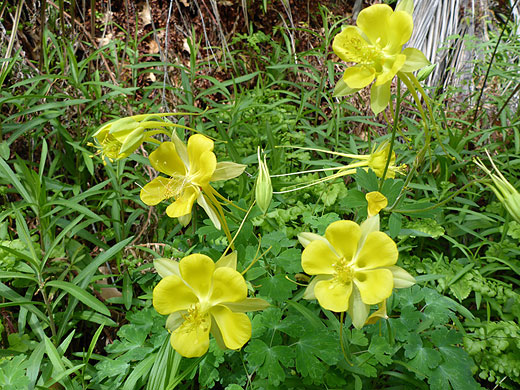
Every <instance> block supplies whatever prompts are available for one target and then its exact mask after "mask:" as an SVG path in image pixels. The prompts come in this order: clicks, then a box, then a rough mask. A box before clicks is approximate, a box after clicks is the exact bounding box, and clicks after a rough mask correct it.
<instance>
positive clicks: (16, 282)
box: [0, 0, 520, 390]
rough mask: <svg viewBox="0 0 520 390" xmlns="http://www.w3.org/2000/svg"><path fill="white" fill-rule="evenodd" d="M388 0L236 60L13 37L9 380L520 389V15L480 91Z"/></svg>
mask: <svg viewBox="0 0 520 390" xmlns="http://www.w3.org/2000/svg"><path fill="white" fill-rule="evenodd" d="M249 3H251V4H253V3H254V2H248V4H247V5H249ZM282 3H283V4H282ZM282 3H280V4H281V5H282V6H284V7H285V10H284V12H287V14H288V15H290V9H288V8H287V7H291V6H292V4H293V3H290V2H285V1H284V2H282ZM385 3H389V4H390V5H387V4H374V5H372V6H370V7H367V8H365V9H363V10H362V11H361V12H360V13H359V15H358V17H357V20H355V21H354V20H343V19H341V20H340V19H338V18H337V17H334V16H332V13H331V12H330V11H329V10H326V9H324V8H320V16H321V17H322V22H323V30H321V26H320V30H319V32H313V30H312V27H311V25H312V23H315V21H313V20H311V19H309V20H308V22H306V23H310V24H309V25H307V24H302V22H300V23H299V24H297V25H296V26H295V27H296V28H294V29H293V28H289V29H285V30H284V29H281V28H280V29H277V30H276V31H273V32H269V31H267V32H261V31H255V29H257V28H258V25H257V24H256V22H255V23H254V24H251V32H250V34H249V35H247V34H246V35H244V34H238V35H237V37H238V38H236V39H234V40H233V42H232V45H235V46H230V47H228V48H226V50H223V51H221V52H219V51H218V50H215V48H211V49H208V50H209V51H211V52H212V53H213V55H214V58H215V59H216V60H217V59H218V63H213V62H206V61H204V60H201V58H203V57H204V55H205V54H204V52H205V50H201V51H199V50H200V49H201V47H199V46H198V45H197V44H196V43H195V41H192V40H190V39H189V40H188V41H187V45H188V47H189V55H190V60H189V61H190V62H189V66H185V65H180V64H185V63H186V62H184V61H174V62H172V63H163V62H156V63H154V65H153V67H154V68H152V65H151V64H150V63H144V62H140V60H141V59H142V58H140V57H139V55H140V54H139V53H140V50H141V43H139V42H137V41H136V42H133V41H132V40H133V39H135V37H130V35H129V36H128V37H127V38H128V39H127V42H126V43H125V42H124V41H123V40H121V39H120V37H119V36H118V35H116V36H113V40H112V41H111V42H110V43H108V44H107V45H106V46H101V47H97V43H96V47H95V48H93V50H94V49H95V52H93V54H92V55H90V56H88V57H82V56H83V55H84V54H85V53H84V52H82V53H79V52H78V50H79V49H77V47H81V50H85V49H88V48H87V47H86V46H85V45H87V44H88V43H85V42H83V41H82V43H81V44H80V45H77V44H73V43H72V42H70V41H69V40H68V39H67V35H66V34H65V35H64V36H63V37H58V36H56V35H55V34H53V33H50V32H49V31H48V30H46V29H45V28H44V32H43V35H42V37H41V38H42V40H41V42H42V47H43V49H42V50H47V51H44V52H43V53H40V54H41V58H42V60H43V62H44V63H43V64H42V68H41V71H42V72H43V73H34V72H33V71H32V70H30V69H24V67H23V66H22V65H23V64H24V62H23V61H22V57H21V56H23V55H24V54H23V52H17V53H16V55H15V56H14V57H13V58H8V57H9V56H7V59H6V60H5V61H3V64H6V65H3V66H1V67H0V68H1V69H0V84H2V86H3V87H2V91H1V92H0V102H2V104H1V105H0V106H1V108H0V127H1V128H2V137H3V138H2V141H1V142H0V297H1V300H0V318H1V322H0V343H1V350H2V352H1V354H0V388H2V389H4V388H5V389H14V390H18V389H22V388H23V389H30V390H32V389H40V388H41V389H44V388H45V389H51V388H58V387H59V388H64V389H67V390H86V389H93V390H109V389H110V390H112V389H122V390H132V389H139V390H167V389H168V390H171V389H174V388H176V389H186V390H187V389H192V388H208V389H210V388H214V389H227V390H239V389H244V390H253V389H254V390H256V389H298V390H299V389H309V390H312V389H316V388H328V389H340V388H341V389H349V390H350V389H355V390H358V389H363V388H366V389H372V388H418V389H434V390H435V389H439V390H441V389H442V390H444V389H448V390H449V389H454V390H459V389H461V390H466V389H468V390H473V389H478V388H480V387H481V386H482V387H485V388H490V389H491V388H493V389H494V388H506V389H515V388H517V387H518V385H519V383H520V377H519V375H518V372H519V370H520V369H519V364H520V363H519V358H518V356H519V349H520V345H519V344H518V338H519V337H520V333H519V332H520V331H519V327H518V325H517V324H518V321H519V320H520V309H519V308H520V296H519V294H518V292H517V287H518V286H519V285H520V283H519V282H518V277H519V275H520V268H519V267H518V264H517V263H518V256H519V255H520V251H519V250H518V243H519V240H520V223H519V222H518V210H517V209H518V204H517V203H518V182H517V181H518V180H517V177H518V161H519V153H520V146H519V142H518V139H520V138H519V137H520V136H519V134H520V133H519V131H518V128H517V127H518V120H517V116H518V115H517V114H518V113H517V108H516V106H514V104H515V98H514V97H515V94H516V93H517V91H516V89H511V88H515V85H517V81H518V80H517V78H518V74H519V72H518V71H517V66H516V65H515V60H514V59H515V58H517V57H518V55H519V54H520V50H519V49H518V44H517V42H518V39H516V36H514V31H517V30H516V28H515V27H512V26H510V25H507V24H505V27H504V28H505V30H504V32H505V34H500V37H502V35H503V36H504V37H508V38H507V39H508V40H510V42H506V44H505V45H504V46H500V45H499V46H497V50H496V57H494V58H495V59H493V60H491V61H492V63H491V72H490V73H489V75H492V77H493V82H492V83H490V82H489V81H490V80H487V83H486V82H484V83H482V80H481V79H475V80H472V82H474V84H475V85H479V86H481V85H486V88H481V89H482V91H483V93H484V94H487V93H488V92H487V91H491V93H492V94H493V95H492V96H487V97H486V96H485V95H484V96H483V99H482V101H481V100H480V98H478V99H477V100H478V101H479V104H478V105H479V106H484V107H485V108H486V110H485V111H479V109H478V107H477V109H476V111H473V110H475V109H474V108H473V107H472V106H471V105H470V103H471V102H474V100H475V99H472V98H471V96H469V97H467V98H466V97H465V98H464V99H462V98H461V97H460V95H458V93H460V91H457V90H456V89H454V87H453V86H450V85H445V86H444V89H443V91H442V92H439V90H436V89H434V88H432V89H426V88H425V87H424V85H423V84H422V83H421V82H420V81H419V80H420V77H419V76H416V75H415V74H414V72H415V71H416V70H419V69H421V68H422V67H424V66H426V65H428V61H427V60H426V59H425V57H424V55H423V54H422V53H420V52H419V51H418V50H416V49H414V48H409V47H406V48H403V47H404V46H405V45H406V43H407V42H408V40H409V38H410V36H411V35H412V34H413V8H414V7H413V1H412V0H402V1H399V2H397V4H395V5H394V4H392V2H391V1H388V2H385ZM394 3H395V2H394ZM23 4H24V3H23V2H21V3H20V7H22V6H23ZM219 4H220V3H219ZM222 6H225V5H222ZM244 6H245V3H244ZM274 6H275V2H265V4H264V7H266V8H269V7H274ZM92 11H95V10H91V12H92ZM2 12H4V14H2ZM2 12H0V17H2V15H5V14H9V15H11V14H12V13H13V10H12V9H11V7H10V6H7V8H5V10H2ZM93 14H95V12H94V13H93ZM13 15H16V13H14V14H13ZM18 15H19V14H18ZM23 15H24V12H22V16H23ZM249 15H251V13H249ZM49 20H51V19H49ZM0 22H4V20H0ZM292 22H293V21H292V17H291V21H290V23H288V24H287V23H286V24H287V25H290V24H291V23H292ZM9 23H10V22H8V23H7V24H6V26H7V28H9ZM4 24H5V23H4ZM343 26H347V27H344V28H343ZM44 27H45V26H44ZM94 27H96V26H94ZM13 29H14V27H13ZM194 31H196V30H194ZM155 33H157V34H154V37H158V39H161V38H160V37H161V36H163V35H162V34H161V33H160V31H155ZM125 34H126V32H125ZM306 34H309V35H310V34H313V36H312V39H311V40H309V41H308V42H305V40H304V39H305V36H306ZM490 36H491V37H492V39H493V41H492V43H493V44H496V43H497V42H498V41H499V40H500V39H501V38H499V37H498V34H496V32H493V31H490ZM93 38H94V37H93ZM302 38H303V39H302ZM0 39H3V37H0ZM504 39H506V38H504ZM128 41H130V42H128ZM246 42H247V43H248V45H249V46H248V47H246V50H237V47H238V45H240V44H243V43H246ZM316 42H317V43H318V46H315V47H311V46H312V45H313V44H314V43H316ZM302 43H308V44H309V47H307V48H306V49H305V50H308V51H306V52H298V50H299V49H301V47H302V46H301V44H302ZM331 45H332V50H333V52H334V53H335V54H336V55H338V56H339V59H340V60H342V61H345V62H347V63H348V66H345V67H343V65H340V66H339V67H338V63H337V58H336V57H334V53H333V52H331V51H330V48H331ZM479 45H482V46H483V48H484V49H485V50H484V51H483V52H489V53H492V52H494V50H492V49H494V48H493V47H490V46H489V45H488V46H487V47H484V45H486V44H485V43H482V44H480V43H479ZM3 50H5V49H4V45H0V54H2V58H3V57H4V54H5V53H4V52H3ZM228 50H229V51H228ZM248 50H249V51H248ZM223 53H224V54H223ZM225 53H231V54H232V56H230V57H219V56H226V54H225ZM168 54H171V53H168ZM152 57H154V55H153V54H152V55H151V56H150V57H147V59H148V58H152ZM161 58H162V57H159V56H157V58H154V60H157V61H162V60H161ZM98 60H99V61H98ZM228 61H229V63H228ZM493 61H495V62H493ZM98 62H99V63H102V64H103V66H104V67H105V68H99V67H98V65H97V63H98ZM121 65H122V66H121ZM228 65H231V66H232V68H231V67H228ZM485 65H486V66H484V65H482V66H481V68H482V69H478V68H477V70H476V71H475V73H474V74H473V75H472V76H471V77H476V76H478V75H479V74H482V75H484V74H487V70H486V67H487V63H486V64H485ZM104 69H106V70H107V71H105V70H104ZM251 69H254V70H251ZM92 70H94V71H93V72H92ZM338 70H341V71H340V72H338ZM141 72H143V73H141ZM138 75H139V79H138ZM143 75H146V76H147V77H148V76H149V78H150V83H151V85H149V86H146V87H143V88H136V87H135V85H137V83H139V85H141V82H140V81H139V80H140V79H141V78H142V77H141V76H143ZM166 75H167V76H168V77H166ZM228 75H229V78H226V76H228ZM475 75H476V76H475ZM461 77H462V76H461ZM17 78H19V80H18V79H17ZM114 78H115V79H114ZM11 79H12V80H13V81H12V82H11ZM155 79H157V82H155V81H153V80H155ZM114 80H115V81H116V83H115V84H112V83H113V82H114ZM170 81H172V82H174V83H175V86H173V85H169V84H168V83H169V82H170ZM116 84H117V85H116ZM334 85H335V88H334ZM369 85H371V92H370V102H369V100H368V95H365V94H364V93H365V92H364V91H362V89H363V88H364V87H366V86H369ZM511 86H513V87H511ZM496 88H500V93H496ZM356 91H359V92H360V94H358V95H352V93H353V92H356ZM160 95H162V99H157V97H158V96H160ZM333 95H335V96H336V97H340V96H341V97H343V98H342V99H339V100H338V99H334V98H333ZM484 99H486V101H485V105H484V104H483V100H484ZM166 105H167V106H169V108H166ZM369 106H370V107H369ZM172 107H173V108H172ZM170 110H171V111H174V112H171V113H164V111H170ZM370 110H371V111H370ZM484 112H486V113H487V114H488V115H483V113H484ZM135 113H137V114H136V115H135ZM367 113H368V114H369V115H366V114H367ZM372 113H375V114H379V113H381V115H376V116H374V115H372ZM495 114H496V115H495ZM433 135H435V138H434V137H433ZM90 141H92V142H93V143H90ZM485 153H487V156H488V157H489V158H485Z"/></svg>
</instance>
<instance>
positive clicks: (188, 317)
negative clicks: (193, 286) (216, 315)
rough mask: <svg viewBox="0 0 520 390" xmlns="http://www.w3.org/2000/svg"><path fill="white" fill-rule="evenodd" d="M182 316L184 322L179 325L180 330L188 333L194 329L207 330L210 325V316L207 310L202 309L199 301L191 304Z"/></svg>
mask: <svg viewBox="0 0 520 390" xmlns="http://www.w3.org/2000/svg"><path fill="white" fill-rule="evenodd" d="M182 317H183V318H184V322H183V324H182V325H181V328H182V329H181V331H182V332H186V333H190V332H193V331H196V330H199V331H200V330H202V331H203V332H208V331H209V328H210V327H211V321H210V316H209V314H208V312H207V310H203V308H202V307H201V305H200V303H196V304H194V305H191V307H190V308H189V309H188V313H186V314H184V315H183V316H182Z"/></svg>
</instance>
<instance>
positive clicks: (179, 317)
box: [166, 310, 186, 332]
mask: <svg viewBox="0 0 520 390" xmlns="http://www.w3.org/2000/svg"><path fill="white" fill-rule="evenodd" d="M185 314H186V311H184V310H183V311H176V312H174V313H172V314H170V315H169V316H168V318H167V319H166V329H168V330H169V331H170V332H173V331H174V330H175V329H177V328H178V327H179V326H181V325H182V323H183V322H184V317H183V315H185Z"/></svg>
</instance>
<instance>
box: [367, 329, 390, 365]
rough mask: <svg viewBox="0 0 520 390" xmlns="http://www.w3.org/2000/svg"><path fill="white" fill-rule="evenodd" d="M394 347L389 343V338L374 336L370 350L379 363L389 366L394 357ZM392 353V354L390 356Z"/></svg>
mask: <svg viewBox="0 0 520 390" xmlns="http://www.w3.org/2000/svg"><path fill="white" fill-rule="evenodd" d="M393 350H394V348H393V347H392V346H391V345H390V344H389V343H388V340H387V339H386V338H384V337H382V336H377V335H376V336H373V337H372V341H371V342H370V346H369V347H368V352H370V353H371V354H373V355H374V357H375V358H376V359H377V361H378V362H379V363H381V364H382V365H383V366H387V365H389V364H390V363H392V357H391V355H393ZM388 355H390V356H388Z"/></svg>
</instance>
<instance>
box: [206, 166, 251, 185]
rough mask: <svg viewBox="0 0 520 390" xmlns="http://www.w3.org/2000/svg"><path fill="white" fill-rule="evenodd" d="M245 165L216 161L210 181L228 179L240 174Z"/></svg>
mask: <svg viewBox="0 0 520 390" xmlns="http://www.w3.org/2000/svg"><path fill="white" fill-rule="evenodd" d="M246 167H247V165H244V164H237V163H234V162H231V161H222V162H218V163H217V166H216V168H215V172H213V176H212V177H211V181H218V180H229V179H233V178H235V177H237V176H240V175H241V174H242V172H244V170H245V169H246Z"/></svg>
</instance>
